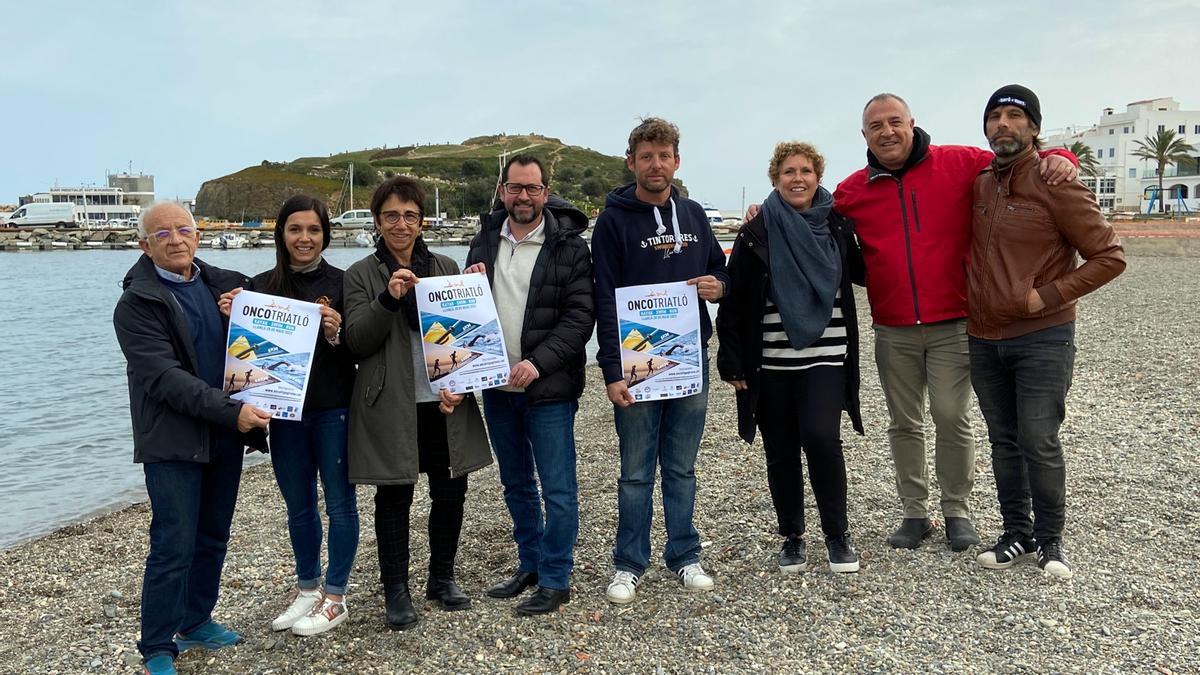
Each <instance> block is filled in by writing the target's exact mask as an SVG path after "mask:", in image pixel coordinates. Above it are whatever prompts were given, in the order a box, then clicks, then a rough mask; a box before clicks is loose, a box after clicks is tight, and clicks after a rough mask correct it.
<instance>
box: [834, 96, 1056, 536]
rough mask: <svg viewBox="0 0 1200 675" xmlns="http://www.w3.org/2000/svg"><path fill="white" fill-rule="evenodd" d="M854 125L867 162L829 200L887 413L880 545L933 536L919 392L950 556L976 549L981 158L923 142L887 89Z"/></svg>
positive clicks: (1046, 172) (975, 151)
mask: <svg viewBox="0 0 1200 675" xmlns="http://www.w3.org/2000/svg"><path fill="white" fill-rule="evenodd" d="M862 123H863V126H862V134H863V138H865V139H866V141H867V166H866V167H864V168H862V169H860V170H858V171H856V172H855V173H853V174H851V175H850V176H849V177H848V178H846V179H845V180H844V181H842V182H841V183H840V184H839V185H838V187H837V190H836V192H835V193H834V204H835V208H836V209H837V210H838V211H839V212H840V213H842V214H843V215H845V216H847V217H849V218H850V219H851V220H853V221H854V222H855V230H856V232H857V238H858V243H859V246H860V247H861V249H862V255H863V262H864V264H865V267H866V286H867V296H868V298H869V299H870V302H871V317H872V320H873V322H874V325H875V361H876V364H877V365H878V367H879V380H880V383H881V384H882V386H883V392H884V398H885V400H886V402H887V407H888V412H889V414H890V416H891V423H890V425H889V427H888V438H889V441H890V444H891V449H892V458H893V460H894V462H895V465H896V488H897V491H898V492H899V496H900V503H901V506H902V507H903V514H904V515H903V520H902V521H901V524H900V527H899V528H898V529H897V530H896V531H895V532H894V533H893V534H892V535H891V536H890V537H888V544H889V545H891V546H893V547H895V548H917V547H918V546H920V544H921V541H922V540H923V539H925V538H926V537H928V536H930V535H931V534H932V533H933V524H932V522H931V521H930V519H929V508H928V499H929V488H928V484H927V471H926V464H925V433H924V424H925V395H926V391H927V390H928V394H929V409H930V414H931V416H932V417H933V422H934V427H935V429H936V443H935V458H936V459H935V462H936V463H935V466H936V471H937V478H938V484H939V486H940V487H941V508H942V515H943V516H944V518H945V524H946V537H947V540H948V542H949V544H950V547H951V548H952V549H953V550H955V551H964V550H966V549H967V548H969V547H970V546H972V545H974V544H978V543H979V535H978V534H977V533H976V531H975V527H974V526H973V525H972V524H971V520H970V515H971V513H970V508H969V505H968V498H969V497H970V494H971V488H972V486H973V485H974V482H975V442H974V438H973V436H972V434H971V424H970V417H969V405H970V400H971V381H970V360H969V357H968V354H967V332H966V316H967V277H966V266H967V255H968V250H969V246H970V238H971V214H972V187H973V185H974V182H975V176H976V175H977V174H978V173H979V172H980V171H981V170H983V169H984V168H986V167H987V166H988V164H989V163H990V162H991V160H992V157H993V155H992V153H991V152H989V151H987V150H982V149H980V148H973V147H966V146H960V145H931V144H930V142H929V140H930V139H929V134H927V133H926V132H925V131H924V130H922V129H921V128H920V127H917V126H916V123H915V121H914V120H913V117H912V113H911V112H910V111H909V108H908V104H907V103H905V102H904V99H902V98H900V97H899V96H896V95H895V94H879V95H877V96H874V97H872V98H871V100H869V101H868V102H867V105H866V107H865V108H864V109H863V117H862ZM1059 155H1061V156H1059ZM1073 159H1074V156H1073V155H1071V154H1070V153H1067V152H1065V151H1061V150H1051V151H1048V152H1046V153H1043V157H1042V159H1041V165H1040V167H1039V169H1040V173H1041V176H1042V179H1043V180H1045V181H1046V183H1047V184H1048V185H1051V186H1053V185H1057V184H1058V183H1060V182H1063V181H1073V180H1074V179H1075V176H1076V173H1077V172H1076V169H1075V166H1074V164H1073V163H1072V160H1073Z"/></svg>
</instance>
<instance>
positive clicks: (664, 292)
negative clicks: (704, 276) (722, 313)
mask: <svg viewBox="0 0 1200 675" xmlns="http://www.w3.org/2000/svg"><path fill="white" fill-rule="evenodd" d="M616 296H617V320H618V322H619V326H620V327H619V329H618V337H619V339H620V340H621V368H622V371H623V373H624V375H625V383H626V384H627V385H628V386H629V393H630V394H632V395H633V399H634V401H653V400H659V399H667V398H682V397H684V396H692V395H693V394H698V393H699V392H700V391H701V389H703V387H704V373H703V371H702V370H701V369H700V299H699V298H698V297H697V295H696V287H695V286H689V285H688V284H687V282H684V281H681V282H677V283H670V284H650V285H646V286H626V287H625V288H618V289H617V293H616Z"/></svg>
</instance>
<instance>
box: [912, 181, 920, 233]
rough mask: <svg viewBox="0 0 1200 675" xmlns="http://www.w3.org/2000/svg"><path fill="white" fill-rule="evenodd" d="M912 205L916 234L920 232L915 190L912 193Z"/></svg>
mask: <svg viewBox="0 0 1200 675" xmlns="http://www.w3.org/2000/svg"><path fill="white" fill-rule="evenodd" d="M912 205H913V222H914V223H916V225H917V232H920V231H921V216H920V215H918V214H917V191H916V190H913V191H912Z"/></svg>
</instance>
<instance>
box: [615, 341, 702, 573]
mask: <svg viewBox="0 0 1200 675" xmlns="http://www.w3.org/2000/svg"><path fill="white" fill-rule="evenodd" d="M701 364H702V366H703V369H704V388H703V389H702V390H701V391H700V393H699V394H694V395H692V396H688V397H685V398H673V399H668V400H665V401H639V402H637V403H634V404H633V405H631V406H629V407H628V408H621V407H619V406H613V416H614V418H615V421H616V426H617V436H618V437H619V438H620V446H621V478H620V479H619V480H618V481H617V543H616V546H615V547H614V548H613V567H615V568H616V569H617V570H620V571H625V572H632V573H634V574H636V575H638V576H641V575H642V573H643V572H645V571H646V567H647V566H649V564H650V525H651V523H652V522H653V517H654V504H653V497H654V474H655V470H656V469H657V468H658V467H660V466H661V467H662V507H663V517H664V519H665V521H666V526H667V545H666V548H664V549H663V561H664V562H665V563H666V565H667V568H668V569H670V570H672V571H678V570H679V569H680V568H682V567H685V566H687V565H690V564H692V563H695V562H699V561H700V533H699V532H697V531H696V528H695V527H694V526H693V525H692V512H693V511H694V509H695V506H696V453H697V451H699V449H700V437H701V436H703V435H704V417H705V414H706V412H707V411H708V358H707V355H706V354H704V355H702V356H701Z"/></svg>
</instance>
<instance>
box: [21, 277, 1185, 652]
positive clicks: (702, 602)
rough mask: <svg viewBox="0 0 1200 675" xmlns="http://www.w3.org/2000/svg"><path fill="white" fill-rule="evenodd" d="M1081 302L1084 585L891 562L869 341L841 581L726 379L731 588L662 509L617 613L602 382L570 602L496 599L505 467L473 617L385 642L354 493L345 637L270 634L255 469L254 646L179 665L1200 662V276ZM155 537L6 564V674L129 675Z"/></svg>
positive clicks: (705, 485) (1077, 389)
mask: <svg viewBox="0 0 1200 675" xmlns="http://www.w3.org/2000/svg"><path fill="white" fill-rule="evenodd" d="M1081 305H1082V308H1081V312H1080V313H1081V319H1080V321H1079V325H1078V331H1079V353H1078V357H1077V362H1076V370H1075V381H1074V386H1073V389H1072V392H1071V395H1070V397H1069V399H1068V417H1067V421H1066V424H1065V425H1064V428H1063V432H1062V437H1063V440H1064V444H1065V445H1066V447H1067V458H1068V460H1067V461H1068V487H1069V491H1070V492H1069V494H1070V496H1069V501H1068V516H1067V533H1066V547H1067V552H1068V555H1069V557H1070V558H1071V560H1072V562H1073V563H1074V566H1075V569H1076V578H1075V579H1074V580H1072V581H1070V582H1055V581H1051V580H1049V579H1046V578H1043V577H1042V576H1041V575H1040V574H1039V573H1038V571H1037V568H1036V566H1033V565H1024V566H1021V567H1018V568H1016V569H1014V570H1009V571H1007V572H992V571H988V570H983V569H981V568H979V567H977V566H976V565H975V563H974V556H973V555H955V554H952V553H950V552H949V551H948V549H946V547H945V546H944V544H943V540H942V539H941V537H940V536H939V537H938V538H936V539H932V540H930V541H928V542H927V543H926V544H925V546H924V547H922V548H921V549H919V550H918V551H915V552H907V551H905V552H896V551H892V550H891V549H889V548H888V547H887V546H886V544H884V538H885V537H886V536H887V534H888V533H889V532H890V530H891V529H892V527H894V525H895V521H896V519H897V518H898V517H899V512H898V505H897V503H896V499H895V486H894V481H893V474H892V472H891V460H890V456H889V453H888V449H887V440H886V415H885V411H884V409H883V402H882V397H881V395H880V392H879V388H878V381H877V378H876V377H875V373H874V367H873V363H872V358H871V354H872V353H873V352H872V350H873V345H872V343H871V337H872V336H871V331H870V329H869V327H867V328H866V330H865V331H864V342H863V345H862V348H863V353H864V369H863V370H864V372H863V376H864V379H863V416H864V422H865V424H866V427H867V435H866V436H865V437H859V436H857V435H854V434H852V433H851V432H850V431H849V429H848V427H844V428H845V429H846V431H845V432H844V433H845V435H844V439H845V443H846V456H847V466H848V470H849V474H850V518H851V529H852V531H853V533H854V536H855V540H856V542H857V545H858V547H859V550H860V552H861V553H862V557H863V570H862V572H860V573H859V574H857V575H845V576H843V575H839V576H833V575H831V574H830V573H829V571H828V566H827V565H826V564H825V563H824V562H823V559H824V547H823V544H822V543H821V541H820V538H819V536H817V534H816V532H817V528H816V527H815V523H816V522H817V520H816V513H815V509H814V508H813V506H812V501H811V497H810V498H809V510H808V515H809V522H810V523H811V524H814V526H812V527H810V534H809V537H808V542H809V569H810V571H809V572H807V573H805V574H802V575H799V576H796V577H782V576H781V575H779V574H778V572H777V570H776V569H775V567H774V555H775V553H776V551H777V549H778V541H777V538H776V537H775V536H774V535H773V534H772V526H773V513H772V511H771V503H770V496H769V493H768V492H767V486H766V474H765V467H764V462H763V458H762V450H761V445H760V444H757V443H756V444H755V445H754V446H752V447H751V446H746V445H745V444H743V443H742V442H741V441H740V440H738V439H737V438H736V435H735V424H734V415H733V398H732V396H731V395H730V392H729V390H728V389H727V388H726V387H724V386H720V385H718V386H715V387H714V389H713V391H712V394H711V399H710V407H709V421H708V426H707V429H706V435H705V438H704V440H703V443H702V447H701V453H700V459H699V462H698V468H697V473H698V476H699V481H700V488H699V494H698V498H697V514H696V522H697V526H698V528H699V529H700V532H701V536H702V540H703V541H704V542H705V559H704V562H705V565H706V567H707V568H708V569H709V570H710V571H711V572H713V574H714V576H715V577H716V579H717V590H716V591H715V592H714V593H710V594H688V593H684V592H682V591H681V590H680V588H679V587H678V584H677V583H676V582H675V581H674V579H673V577H671V576H669V575H667V574H666V573H665V572H664V571H663V570H662V568H661V563H658V562H657V556H658V555H659V554H660V553H661V547H662V540H663V536H662V528H661V514H660V513H656V520H657V524H656V529H655V536H654V555H655V556H656V564H658V565H659V567H658V568H657V569H655V570H654V571H652V572H650V573H649V574H648V577H647V579H646V582H645V583H644V584H643V587H642V590H641V592H640V593H639V597H638V600H637V601H636V602H635V603H634V604H632V605H629V606H626V607H621V608H618V607H616V606H613V605H610V604H609V603H608V602H607V601H606V600H605V599H604V597H603V589H604V586H605V584H606V583H607V581H608V578H609V575H610V572H611V565H610V557H611V547H612V540H613V533H614V528H615V517H616V514H615V512H616V496H615V491H616V465H615V462H616V438H615V433H614V432H613V429H612V413H611V407H610V406H608V404H607V403H606V402H605V401H604V400H603V387H602V386H601V384H600V382H599V380H598V378H597V377H596V376H597V375H598V373H597V372H596V370H595V368H592V369H590V372H589V377H590V378H591V380H590V381H589V386H588V390H587V392H586V393H585V399H584V401H583V402H582V403H581V407H580V415H579V418H578V421H577V436H578V438H579V455H580V464H579V486H580V503H581V509H582V517H581V527H580V536H579V545H578V549H577V551H576V570H575V576H574V579H573V582H572V592H573V594H574V595H573V598H572V601H571V603H570V604H568V605H566V606H565V608H564V610H563V611H562V612H560V613H558V614H557V615H554V616H550V617H538V618H518V617H515V616H514V615H513V614H512V609H511V608H512V604H513V603H511V602H499V601H488V600H487V599H486V598H484V597H483V595H482V589H483V588H484V587H486V585H488V584H490V583H491V582H493V581H495V580H496V579H497V578H499V577H500V576H502V575H504V574H506V573H507V572H508V571H510V569H511V568H512V566H513V565H514V564H515V551H514V548H513V545H512V543H511V538H510V536H509V527H510V522H509V520H508V515H507V512H506V511H505V510H504V505H503V501H502V499H501V494H500V486H499V482H498V479H497V473H496V470H495V468H494V467H492V468H490V469H488V470H485V471H482V472H480V473H478V474H474V475H472V477H471V488H470V492H469V494H468V502H467V517H466V523H465V525H464V530H463V532H464V536H463V545H462V549H461V552H460V558H459V563H458V577H459V581H460V583H461V584H462V586H463V587H464V589H465V590H466V591H467V592H468V593H469V594H470V595H471V596H472V598H473V601H474V604H473V607H472V608H471V609H470V610H469V611H466V612H457V613H454V614H450V613H445V612H442V611H439V610H437V609H435V608H433V607H432V606H430V605H427V604H425V603H424V602H423V601H422V602H421V603H420V604H419V606H418V608H419V610H420V611H421V614H422V624H421V627H420V628H419V629H417V630H415V631H412V632H407V633H403V634H398V633H392V632H390V631H388V630H387V628H386V626H385V625H384V622H383V610H382V597H381V595H380V588H379V583H378V579H377V575H378V564H377V561H376V557H375V537H374V530H373V519H372V518H371V514H372V511H373V507H372V505H371V496H372V494H373V491H372V490H371V489H364V488H360V489H359V492H358V494H359V503H360V512H361V514H362V516H363V522H362V530H361V543H360V548H359V556H358V559H357V561H356V564H355V568H354V572H353V574H352V576H351V588H350V595H349V607H350V613H351V617H350V620H349V622H348V623H347V625H345V626H343V627H341V628H339V629H338V630H336V631H334V632H332V633H330V634H327V635H323V636H318V637H314V638H306V639H300V638H295V637H292V636H290V635H285V634H272V633H271V631H270V628H269V622H270V619H271V618H272V617H273V616H274V615H275V614H276V613H277V612H278V611H279V609H280V608H281V605H282V603H283V598H284V595H285V594H286V592H287V589H288V588H289V586H290V585H291V583H292V581H293V578H292V569H291V562H290V550H289V547H288V543H287V534H286V525H285V520H284V512H283V505H282V500H281V499H280V497H279V495H278V491H277V489H276V488H275V485H274V482H273V478H272V476H271V473H270V469H269V467H267V466H265V465H263V466H258V467H255V468H253V469H250V470H248V471H247V473H246V475H245V477H244V479H243V483H242V491H241V495H240V498H239V505H238V511H237V515H236V517H235V520H234V527H233V539H232V541H231V543H230V555H229V558H228V562H227V566H226V571H225V576H224V582H223V592H222V597H221V601H220V603H219V605H218V607H217V613H216V617H217V618H218V619H219V620H221V621H223V622H225V623H227V624H229V625H230V626H232V627H234V628H236V629H238V630H239V631H241V632H242V633H243V634H244V635H245V636H246V637H247V641H246V642H245V643H244V644H243V645H240V646H238V647H237V648H235V649H231V650H226V651H223V652H220V653H219V654H216V655H211V654H191V653H189V654H185V655H184V656H183V657H182V658H181V659H180V661H179V667H180V670H181V672H185V673H267V672H272V673H309V672H394V671H407V670H418V669H419V670H423V671H455V672H462V671H485V670H486V671H497V670H502V671H517V670H519V671H538V672H549V671H553V672H568V671H569V672H576V671H585V672H617V671H621V672H629V671H634V672H649V671H656V670H659V669H661V670H663V671H668V672H684V671H688V672H690V671H710V670H711V671H720V672H724V671H731V670H737V671H743V670H764V671H776V670H780V669H783V668H788V669H792V670H796V669H801V670H805V671H880V670H885V671H886V670H901V671H911V670H927V671H928V670H932V671H939V672H940V671H955V672H961V671H982V672H997V671H999V672H1008V671H1017V670H1037V671H1063V672H1097V671H1102V672H1103V671H1124V670H1135V669H1136V670H1151V671H1152V670H1154V669H1155V668H1158V669H1159V670H1160V672H1192V671H1196V670H1200V610H1198V609H1197V607H1200V586H1198V585H1197V584H1196V583H1195V580H1194V578H1193V572H1194V569H1195V554H1196V547H1197V542H1198V541H1200V494H1198V490H1197V488H1196V480H1197V478H1200V403H1198V402H1197V398H1196V394H1195V392H1196V391H1197V387H1198V386H1200V260H1198V259H1196V258H1150V257H1133V258H1131V260H1130V269H1129V270H1128V271H1127V272H1126V274H1125V275H1123V276H1122V277H1120V278H1119V279H1118V280H1117V281H1116V282H1114V284H1112V285H1111V286H1109V287H1107V288H1104V289H1102V290H1101V291H1100V292H1098V293H1096V294H1094V295H1093V296H1089V297H1088V298H1085V299H1084V300H1083V302H1082V303H1081ZM863 306H864V307H865V302H863ZM863 318H864V319H865V317H863ZM713 375H714V379H715V367H714V370H713ZM118 393H119V394H120V395H123V392H118ZM114 395H116V394H114ZM974 429H975V435H976V442H977V448H978V461H977V469H978V472H979V475H978V480H977V483H976V486H975V491H974V493H973V495H972V499H973V507H974V509H975V514H976V520H977V523H978V525H979V527H980V531H981V534H982V535H983V536H984V538H985V539H986V540H990V539H992V538H994V537H995V535H996V534H997V530H998V525H999V520H998V515H997V512H996V507H995V493H994V485H993V481H992V478H991V469H990V460H989V459H988V453H987V446H986V435H985V433H984V428H983V425H982V421H981V420H980V419H978V416H977V419H976V421H975V425H974ZM931 479H932V475H931ZM424 491H425V488H424V486H421V487H419V488H418V492H417V494H418V505H417V506H415V507H414V509H413V513H414V525H413V582H414V584H415V585H416V586H417V587H418V588H423V584H424V580H425V576H426V575H425V571H424V563H425V561H426V560H427V555H428V552H427V548H426V537H425V534H424V527H425V522H424V516H425V514H426V513H427V510H428V499H427V497H426V496H424V495H423V493H424ZM935 501H936V500H935ZM656 511H657V509H656ZM148 521H149V509H148V507H147V506H146V505H145V504H137V505H133V506H130V507H128V508H125V509H121V510H119V511H116V512H113V513H108V514H106V515H102V516H100V517H97V518H94V519H91V520H87V521H86V522H81V523H77V524H73V525H70V526H67V527H64V528H62V529H60V530H58V531H56V532H55V533H53V534H50V535H48V536H46V537H43V538H40V539H36V540H33V541H29V542H26V543H23V544H21V545H19V546H16V547H14V548H12V549H10V550H7V551H4V552H2V553H0V672H5V673H7V672H13V673H17V672H20V673H27V672H46V673H49V672H59V673H75V672H96V673H100V672H103V673H110V672H134V668H133V667H132V666H131V665H130V664H131V663H135V662H136V659H135V658H134V656H136V650H135V648H134V642H135V641H136V639H137V632H138V621H137V616H138V596H139V592H140V582H141V566H142V562H143V559H144V556H145V547H146V527H147V525H148Z"/></svg>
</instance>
